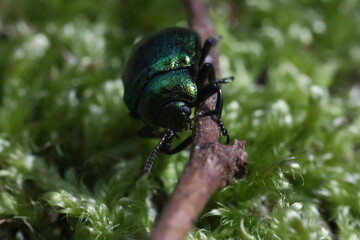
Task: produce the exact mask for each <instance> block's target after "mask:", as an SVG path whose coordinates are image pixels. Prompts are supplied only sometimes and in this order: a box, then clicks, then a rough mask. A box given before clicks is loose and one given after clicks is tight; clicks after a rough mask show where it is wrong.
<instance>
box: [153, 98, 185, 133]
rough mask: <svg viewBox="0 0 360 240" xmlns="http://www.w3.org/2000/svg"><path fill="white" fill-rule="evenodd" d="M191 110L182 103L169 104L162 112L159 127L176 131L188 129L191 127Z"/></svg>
mask: <svg viewBox="0 0 360 240" xmlns="http://www.w3.org/2000/svg"><path fill="white" fill-rule="evenodd" d="M190 115H191V108H190V107H188V106H187V105H186V104H185V103H184V102H182V101H174V102H169V103H167V104H166V105H165V106H164V107H163V108H162V110H161V111H160V116H159V125H160V127H163V128H171V129H172V130H174V131H180V130H182V129H187V128H188V126H190V125H191V119H190Z"/></svg>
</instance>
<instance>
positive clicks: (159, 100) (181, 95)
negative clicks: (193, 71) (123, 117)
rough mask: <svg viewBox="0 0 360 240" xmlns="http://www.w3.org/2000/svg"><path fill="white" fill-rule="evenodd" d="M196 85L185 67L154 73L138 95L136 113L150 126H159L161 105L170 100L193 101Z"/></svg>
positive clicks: (195, 94)
mask: <svg viewBox="0 0 360 240" xmlns="http://www.w3.org/2000/svg"><path fill="white" fill-rule="evenodd" d="M196 96H197V86H196V83H195V82H194V81H193V79H192V76H191V75H190V74H189V71H188V70H187V69H179V70H172V71H168V72H164V73H162V74H159V75H156V76H155V77H154V78H152V79H151V81H149V82H148V83H147V84H146V86H145V87H144V89H143V91H142V93H141V95H140V96H139V104H138V114H139V116H140V118H141V119H142V120H143V121H144V123H145V124H146V125H148V126H151V127H157V126H159V123H158V117H159V112H160V111H161V109H162V107H163V106H164V105H165V104H166V103H168V102H172V101H183V102H185V103H194V102H195V101H196Z"/></svg>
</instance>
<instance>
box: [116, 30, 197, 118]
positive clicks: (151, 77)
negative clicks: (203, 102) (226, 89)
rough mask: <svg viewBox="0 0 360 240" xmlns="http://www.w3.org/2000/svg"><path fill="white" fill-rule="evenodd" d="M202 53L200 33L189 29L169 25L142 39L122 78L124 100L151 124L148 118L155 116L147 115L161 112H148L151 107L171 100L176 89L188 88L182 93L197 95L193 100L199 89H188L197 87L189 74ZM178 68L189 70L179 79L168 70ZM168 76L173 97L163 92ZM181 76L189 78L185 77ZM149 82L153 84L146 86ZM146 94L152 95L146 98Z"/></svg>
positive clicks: (154, 109) (134, 111)
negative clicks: (140, 102) (169, 26)
mask: <svg viewBox="0 0 360 240" xmlns="http://www.w3.org/2000/svg"><path fill="white" fill-rule="evenodd" d="M200 53H201V43H200V38H199V36H198V35H197V34H196V33H195V32H193V31H191V30H189V29H186V28H178V27H176V28H168V29H165V30H162V31H160V32H158V33H156V34H155V35H153V36H151V37H150V38H148V39H145V40H143V41H141V42H140V43H139V44H138V45H137V46H136V47H135V49H134V52H133V53H132V54H131V57H130V60H129V62H128V64H127V66H126V67H125V70H124V74H123V78H122V79H123V82H124V88H125V92H124V101H125V104H126V105H127V107H128V108H129V110H130V111H131V112H132V113H135V114H137V115H139V116H140V117H141V118H142V120H144V121H145V122H146V124H148V123H149V121H146V120H145V119H149V120H150V119H151V118H152V117H149V116H148V115H150V114H152V115H156V114H158V112H149V111H148V109H150V106H153V105H154V104H155V105H156V106H158V105H161V104H162V103H164V102H169V101H171V99H173V98H172V96H177V95H176V93H175V92H176V91H185V92H184V93H183V94H182V93H181V94H180V95H184V96H185V95H188V94H195V95H193V96H192V98H191V99H189V100H190V101H194V100H193V99H194V98H195V99H196V90H195V91H193V90H191V91H188V89H192V88H193V87H194V86H195V88H196V84H195V83H194V80H192V78H191V76H190V74H192V73H193V72H194V71H195V70H194V68H196V67H197V64H198V62H199V60H200ZM177 69H186V71H187V73H186V74H185V73H184V72H182V74H180V75H179V76H177V78H176V76H175V75H173V74H170V75H169V74H168V73H167V72H169V71H170V72H171V71H173V70H177ZM161 75H163V76H161ZM166 77H169V78H168V80H167V81H169V83H166V84H165V85H167V86H168V87H172V88H173V90H174V91H172V93H171V94H170V95H171V96H170V95H169V94H162V92H161V91H164V90H163V87H162V86H164V82H166V80H165V79H166ZM181 77H185V78H186V79H183V80H182V79H181ZM148 84H150V85H151V87H147V85H148ZM180 85H185V87H179V86H180ZM152 94H153V95H154V96H152ZM174 94H175V95H174ZM143 95H149V96H147V97H143ZM155 96H156V97H155ZM140 98H142V104H141V107H140V106H139V101H140ZM185 98H187V97H185ZM144 99H148V100H144ZM178 100H180V99H178ZM146 101H147V102H146ZM152 109H153V110H152V111H156V109H158V108H152ZM145 112H146V113H145ZM153 124H154V123H153Z"/></svg>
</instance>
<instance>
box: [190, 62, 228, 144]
mask: <svg viewBox="0 0 360 240" xmlns="http://www.w3.org/2000/svg"><path fill="white" fill-rule="evenodd" d="M206 79H208V81H209V84H206V85H203V84H204V82H205V81H206ZM232 79H233V77H226V78H221V79H216V78H215V70H214V67H213V65H212V64H211V63H205V64H204V65H203V67H202V68H201V70H200V72H199V76H198V79H197V81H196V84H197V86H198V87H199V89H200V90H199V93H198V98H197V101H196V103H195V104H196V105H197V104H199V103H201V102H204V101H205V100H206V99H208V98H209V97H210V96H212V95H213V94H215V93H217V100H216V106H215V109H214V110H210V111H206V112H199V113H198V115H197V117H201V116H212V118H213V119H214V121H216V123H217V125H218V126H219V128H220V130H221V134H222V135H223V136H225V137H226V143H229V142H230V137H229V134H228V131H227V130H226V127H225V125H224V123H223V122H222V121H221V120H220V119H221V114H222V110H223V95H222V92H221V88H220V86H219V84H223V83H228V82H229V81H230V80H232Z"/></svg>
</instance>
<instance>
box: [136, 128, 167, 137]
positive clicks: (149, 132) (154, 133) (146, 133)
mask: <svg viewBox="0 0 360 240" xmlns="http://www.w3.org/2000/svg"><path fill="white" fill-rule="evenodd" d="M137 134H138V136H140V137H143V138H161V137H162V136H163V135H164V132H162V131H159V130H158V129H155V128H151V127H149V126H144V127H143V128H141V129H140V130H139V131H138V132H137Z"/></svg>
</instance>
